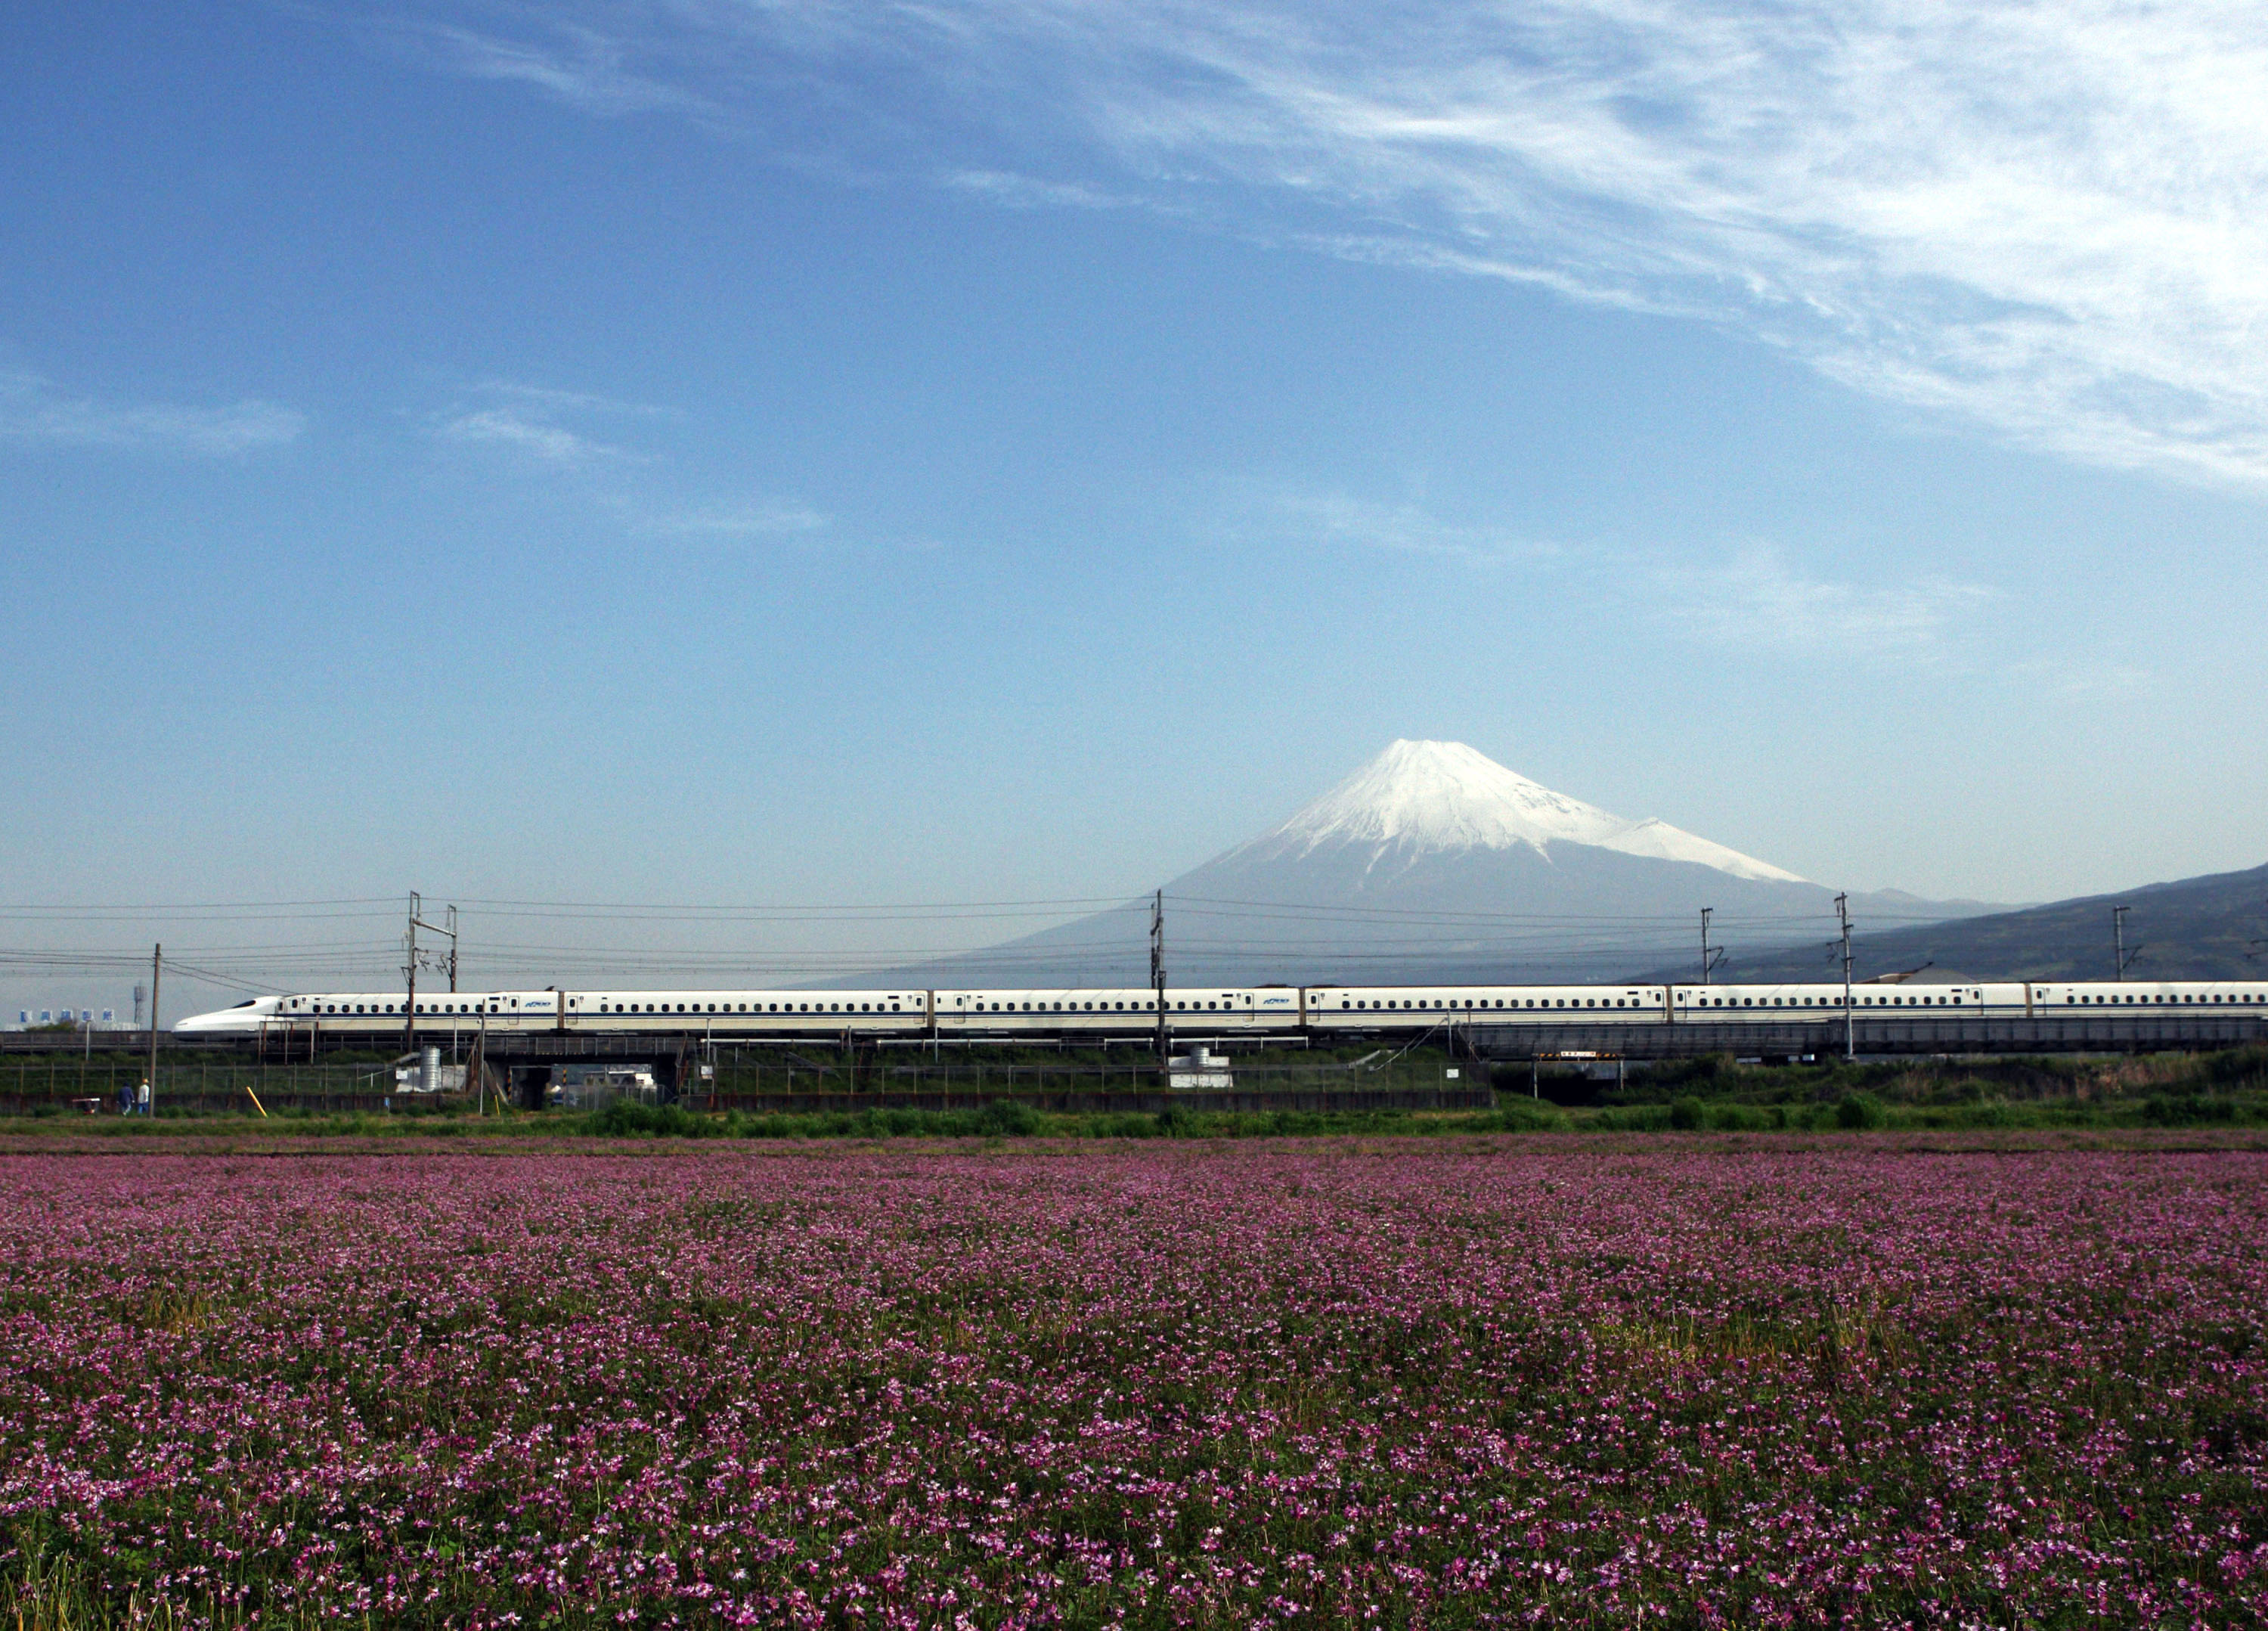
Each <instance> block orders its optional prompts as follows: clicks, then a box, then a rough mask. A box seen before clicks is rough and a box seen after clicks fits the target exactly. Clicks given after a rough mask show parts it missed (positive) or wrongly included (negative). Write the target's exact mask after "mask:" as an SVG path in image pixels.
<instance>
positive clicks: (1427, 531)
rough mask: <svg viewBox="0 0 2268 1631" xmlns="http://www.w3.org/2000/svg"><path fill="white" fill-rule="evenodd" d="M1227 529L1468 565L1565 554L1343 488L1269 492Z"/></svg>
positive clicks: (1532, 561)
mask: <svg viewBox="0 0 2268 1631" xmlns="http://www.w3.org/2000/svg"><path fill="white" fill-rule="evenodd" d="M1231 530H1232V531H1233V532H1234V533H1235V534H1236V535H1238V536H1239V537H1241V538H1245V539H1251V538H1256V537H1261V536H1265V537H1267V538H1269V539H1270V540H1272V541H1274V542H1282V543H1288V544H1294V545H1306V546H1314V545H1325V546H1329V547H1333V548H1339V549H1363V550H1388V551H1389V552H1391V553H1394V554H1397V555H1419V556H1432V557H1438V558H1440V559H1444V560H1453V561H1457V562H1460V563H1462V564H1464V565H1488V566H1515V565H1520V566H1533V565H1541V564H1543V563H1547V562H1552V561H1557V560H1559V559H1560V558H1562V557H1564V556H1565V554H1566V551H1565V550H1563V549H1562V548H1561V547H1560V546H1559V545H1558V544H1557V543H1554V542H1550V541H1548V540H1542V539H1535V538H1529V537H1524V536H1521V535H1518V534H1515V533H1513V532H1509V531H1506V530H1502V529H1499V528H1489V527H1476V526H1467V525H1462V524H1459V523H1456V522H1453V521H1447V520H1442V519H1441V518H1440V517H1439V516H1436V515H1433V514H1432V513H1429V512H1428V511H1426V510H1425V507H1424V506H1421V505H1417V504H1411V503H1406V502H1405V503H1392V502H1385V503H1382V502H1380V501H1379V500H1376V499H1371V498H1359V497H1356V496H1354V495H1352V494H1350V493H1345V492H1306V491H1293V492H1278V493H1272V494H1270V495H1268V497H1267V498H1265V499H1264V500H1263V502H1262V503H1260V504H1258V505H1257V506H1254V508H1253V511H1252V513H1251V514H1250V515H1249V516H1248V518H1246V519H1244V520H1240V521H1238V522H1237V523H1236V524H1235V525H1234V526H1233V528H1232V529H1231Z"/></svg>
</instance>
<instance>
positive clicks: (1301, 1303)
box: [0, 1140, 2268, 1627]
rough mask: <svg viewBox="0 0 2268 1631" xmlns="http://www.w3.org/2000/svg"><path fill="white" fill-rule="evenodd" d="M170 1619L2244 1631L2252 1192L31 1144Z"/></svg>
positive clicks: (16, 1516)
mask: <svg viewBox="0 0 2268 1631" xmlns="http://www.w3.org/2000/svg"><path fill="white" fill-rule="evenodd" d="M0 1175H4V1183H0V1345H4V1352H0V1539H4V1548H0V1549H4V1554H5V1555H4V1558H0V1574H6V1575H9V1576H12V1577H13V1578H15V1579H16V1580H18V1582H20V1581H21V1580H22V1579H23V1578H24V1577H25V1576H26V1575H27V1574H32V1573H41V1572H44V1573H46V1574H48V1575H49V1576H57V1577H61V1578H64V1579H70V1580H76V1581H77V1583H78V1584H77V1589H78V1590H80V1591H81V1592H82V1594H83V1595H84V1597H85V1599H86V1600H87V1601H89V1602H91V1603H92V1604H94V1605H96V1606H97V1607H98V1608H99V1607H100V1606H101V1605H104V1604H107V1605H108V1607H109V1610H110V1611H111V1612H112V1613H122V1612H123V1611H124V1610H126V1609H127V1608H128V1606H129V1605H132V1607H133V1609H134V1610H135V1611H136V1613H140V1612H145V1611H147V1610H148V1609H149V1607H150V1606H151V1605H152V1604H170V1605H173V1612H174V1620H175V1623H180V1622H181V1620H184V1619H186V1620H188V1622H191V1623H195V1622H200V1621H217V1622H220V1623H229V1624H238V1623H274V1624H305V1623H310V1622H313V1621H317V1620H324V1619H331V1618H335V1617H340V1616H343V1617H346V1618H349V1619H352V1620H356V1621H357V1622H360V1621H363V1620H365V1619H366V1620H368V1621H369V1622H370V1623H374V1624H387V1625H405V1624H431V1625H441V1624H449V1625H479V1626H489V1625H504V1624H512V1625H520V1626H535V1625H547V1624H549V1625H591V1626H597V1625H602V1624H608V1625H611V1624H696V1623H707V1622H711V1621H723V1622H726V1623H734V1624H762V1625H774V1624H787V1625H804V1626H821V1625H828V1626H856V1627H897V1626H904V1627H912V1626H984V1627H991V1626H1009V1625H1014V1626H1024V1625H1033V1626H1037V1625H1071V1626H1111V1625H1121V1624H1123V1625H1131V1626H1166V1625H1213V1626H1221V1625H1242V1624H1250V1623H1279V1622H1280V1623H1283V1624H1287V1625H1295V1626H1296V1625H1308V1624H1314V1625H1346V1626H1372V1625H1410V1626H1416V1625H1425V1626H1461V1625H1478V1624H1490V1625H1495V1624H1505V1623H1515V1622H1534V1623H1542V1624H1552V1625H1601V1626H1606V1625H1613V1626H1624V1625H1631V1626H1635V1625H1639V1624H1647V1625H1651V1624H1655V1623H1669V1624H1677V1625H1700V1626H1713V1625H1741V1626H1746V1625H1819V1624H1866V1625H1888V1624H1903V1623H1908V1622H1919V1623H1925V1624H1939V1623H1941V1624H1945V1625H1979V1626H1981V1625H1992V1626H2037V1627H2045V1626H2065V1625H2080V1624H2087V1625H2096V1624H2110V1625H2161V1624H2162V1625H2183V1626H2187V1625H2198V1626H2216V1627H2218V1626H2230V1625H2256V1624H2259V1623H2261V1622H2262V1620H2263V1619H2264V1616H2268V1448H2264V1445H2268V1341H2264V1332H2263V1324H2264V1320H2268V1258H2264V1251H2268V1155H2260V1154H2257V1153H2245V1152H2235V1153H2223V1154H2188V1155H2183V1154H2174V1153H2161V1154H2151V1153H2135V1152H2123V1153H2115V1154H2105V1155H2088V1154H2080V1153H2069V1152H2063V1153H2038V1152H2036V1153H2029V1154H2004V1155H1916V1154H1895V1153H1886V1152H1883V1151H1881V1150H1870V1149H1869V1148H1867V1147H1865V1146H1863V1145H1859V1144H1853V1145H1852V1146H1850V1147H1848V1148H1831V1149H1813V1150H1808V1151H1806V1150H1776V1151H1763V1150H1752V1151H1742V1150H1737V1149H1725V1148H1719V1149H1714V1150H1712V1149H1708V1148H1698V1147H1689V1148H1660V1149H1658V1150H1653V1151H1646V1152H1631V1151H1616V1150H1612V1149H1598V1150H1589V1151H1586V1150H1583V1149H1581V1148H1571V1147H1567V1146H1564V1145H1563V1146H1561V1147H1557V1148H1550V1149H1540V1148H1533V1147H1522V1146H1521V1145H1519V1144H1516V1143H1504V1144H1499V1145H1496V1146H1493V1147H1491V1146H1487V1145H1484V1144H1482V1143H1480V1142H1478V1141H1467V1142H1465V1143H1462V1144H1458V1145H1454V1146H1451V1145H1432V1146H1429V1145H1426V1144H1424V1143H1421V1142H1418V1141H1416V1140H1398V1141H1396V1143H1395V1147H1393V1148H1366V1147H1363V1146H1359V1145H1356V1144H1351V1143H1349V1144H1340V1145H1317V1146H1313V1147H1305V1148H1301V1147H1291V1146H1285V1145H1241V1146H1232V1147H1226V1148H1220V1147H1204V1146H1176V1145H1154V1144H1152V1145H1143V1146H1129V1147H1123V1148H1094V1147H1086V1148H1076V1149H1072V1148H1015V1149H993V1150H981V1149H977V1150H970V1149H962V1150H943V1149H932V1148H911V1149H909V1148H882V1149H875V1148H855V1149H827V1150H822V1151H819V1152H815V1153H812V1152H796V1151H764V1152H759V1153H755V1154H750V1153H745V1152H734V1153H712V1152H711V1151H709V1150H707V1149H702V1150H699V1151H696V1152H691V1153H686V1152H676V1153H658V1152H648V1153H643V1154H638V1155H617V1154H574V1155H556V1154H531V1155H459V1154H447V1155H434V1154H431V1153H405V1154H396V1155H306V1154H294V1155H284V1156H265V1157H263V1156H253V1155H247V1156H241V1157H231V1156H202V1157H201V1156H195V1155H18V1156H6V1157H0Z"/></svg>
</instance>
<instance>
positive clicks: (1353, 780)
mask: <svg viewBox="0 0 2268 1631" xmlns="http://www.w3.org/2000/svg"><path fill="white" fill-rule="evenodd" d="M1555 844H1580V845H1587V846H1589V847H1592V848H1594V849H1608V850H1616V851H1619V852H1622V853H1624V854H1625V855H1639V856H1646V857H1648V858H1650V859H1653V860H1679V861H1692V862H1696V863H1697V864H1698V865H1701V866H1704V867H1713V868H1715V869H1716V870H1717V871H1719V872H1722V873H1727V874H1729V875H1732V876H1734V877H1736V878H1752V879H1757V880H1769V881H1771V882H1783V883H1800V882H1804V880H1803V879H1801V878H1799V877H1798V876H1797V875H1795V874H1793V873H1792V872H1787V871H1785V870H1783V869H1782V868H1780V867H1774V866H1772V865H1771V864H1769V863H1768V862H1765V861H1761V860H1756V859H1755V858H1754V857H1753V856H1749V855H1743V854H1742V853H1741V852H1738V851H1737V850H1731V849H1727V848H1726V847H1725V846H1724V845H1721V844H1713V843H1712V842H1710V841H1709V840H1708V839H1707V838H1697V837H1696V836H1695V835H1694V834H1692V833H1690V832H1686V831H1683V830H1680V829H1678V828H1675V827H1673V826H1671V825H1670V824H1669V823H1668V822H1665V821H1659V820H1654V819H1651V818H1649V819H1647V820H1645V821H1631V820H1628V819H1626V818H1625V817H1623V816H1616V815H1612V814H1610V813H1609V812H1608V811H1606V810H1602V809H1601V808H1598V807H1597V806H1596V805H1592V804H1586V803H1584V802H1583V801H1581V800H1580V799H1571V798H1569V797H1568V796H1567V795H1566V794H1565V793H1554V792H1553V791H1552V790H1551V789H1550V788H1549V787H1546V786H1542V785H1541V784H1539V783H1536V782H1533V781H1530V780H1528V778H1527V777H1525V776H1522V775H1521V774H1519V773H1518V772H1517V771H1509V770H1506V768H1505V767H1504V766H1503V765H1501V764H1498V763H1497V762H1496V761H1495V760H1493V759H1491V758H1490V757H1488V756H1487V755H1485V754H1483V753H1478V752H1476V751H1475V750H1474V749H1471V748H1469V747H1467V746H1465V744H1464V743H1462V742H1394V743H1393V744H1392V745H1390V746H1389V747H1388V749H1386V751H1385V752H1383V753H1381V754H1380V755H1379V756H1378V757H1376V758H1375V759H1373V760H1372V761H1371V762H1370V763H1369V764H1366V765H1365V766H1364V767H1363V768H1362V769H1361V770H1359V771H1356V772H1355V773H1354V774H1353V775H1352V776H1350V777H1349V778H1347V779H1346V780H1344V781H1343V782H1341V783H1340V784H1339V785H1338V786H1336V787H1334V788H1332V789H1331V790H1330V791H1329V793H1325V794H1323V796H1322V798H1320V799H1317V800H1316V801H1314V802H1313V803H1312V804H1309V805H1307V807H1306V808H1303V809H1301V810H1300V811H1299V812H1298V813H1297V814H1295V815H1293V816H1292V817H1291V818H1290V819H1289V820H1288V821H1285V822H1284V823H1282V824H1280V825H1278V827H1276V828H1274V829H1273V830H1270V831H1269V832H1266V833H1263V835H1262V836H1261V837H1259V838H1256V839H1254V840H1253V841H1252V842H1251V843H1249V844H1248V845H1243V846H1241V848H1239V849H1236V850H1233V851H1231V852H1229V854H1228V855H1226V856H1224V857H1222V858H1221V859H1222V860H1223V861H1225V862H1226V861H1236V862H1254V861H1270V860H1299V859H1300V858H1302V857H1304V856H1307V855H1311V854H1313V853H1314V852H1316V851H1317V850H1319V849H1322V848H1325V847H1326V846H1332V845H1371V846H1373V847H1374V849H1375V851H1376V854H1375V855H1374V856H1373V862H1374V861H1375V860H1378V859H1381V858H1383V857H1384V856H1386V855H1387V854H1388V853H1390V852H1399V853H1401V854H1402V855H1403V856H1404V857H1405V858H1406V857H1407V855H1408V854H1409V852H1413V851H1414V852H1454V851H1458V850H1472V849H1493V850H1502V849H1512V848H1514V847H1516V846H1519V845H1526V846H1527V847H1528V848H1529V849H1532V850H1534V851H1535V852H1536V853H1537V854H1539V855H1542V856H1543V857H1545V858H1546V859H1547V860H1548V859H1549V858H1550V846H1551V845H1555Z"/></svg>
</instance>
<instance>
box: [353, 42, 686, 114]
mask: <svg viewBox="0 0 2268 1631" xmlns="http://www.w3.org/2000/svg"><path fill="white" fill-rule="evenodd" d="M372 33H373V34H374V35H375V37H376V38H377V39H379V41H382V42H383V43H384V44H385V45H386V47H387V48H388V49H390V50H391V51H393V52H394V53H396V54H399V55H403V56H406V57H408V58H409V59H410V60H412V61H415V62H419V63H423V64H425V65H426V66H428V67H431V68H435V69H438V70H442V71H443V72H446V73H453V74H461V75H464V76H466V77H469V78H475V79H494V80H502V81H505V82H509V83H513V84H519V85H528V86H531V87H533V88H534V89H535V90H537V91H540V92H543V93H544V94H546V95H549V96H551V97H554V98H556V100H559V101H562V102H564V103H567V104H568V105H569V106H571V107H577V108H580V109H581V110H583V111H584V112H585V113H592V114H630V113H643V112H652V111H659V112H666V113H675V114H688V115H690V116H694V117H697V118H702V119H711V118H714V117H716V116H717V115H718V112H719V110H718V108H717V107H715V106H714V105H713V104H712V103H711V101H710V100H708V99H707V98H705V97H703V96H702V95H700V94H699V93H698V92H695V91H693V90H691V89H689V88H688V87H687V86H685V85H682V84H673V83H670V82H668V81H667V80H666V79H663V78H659V77H653V76H651V75H647V74H644V73H640V72H637V71H636V70H633V69H631V68H630V66H628V61H627V59H628V56H629V55H630V52H631V51H633V50H635V49H636V46H635V44H632V43H626V42H624V41H621V40H618V39H616V38H615V37H614V36H612V35H610V34H609V33H606V32H603V31H601V30H600V29H597V28H589V27H583V26H578V25H577V24H576V23H575V22H574V21H573V20H571V18H565V17H561V18H556V19H554V21H553V23H552V24H551V26H549V27H548V28H547V29H546V30H545V31H544V33H543V34H542V35H541V37H540V38H527V37H522V38H517V39H515V38H512V37H510V36H508V35H504V34H501V33H490V32H486V31H483V30H481V29H475V28H468V27H463V26H458V25H455V24H453V23H445V22H434V21H426V20H423V19H411V18H399V17H395V18H387V20H386V21H385V22H383V23H382V24H379V25H375V26H373V28H372Z"/></svg>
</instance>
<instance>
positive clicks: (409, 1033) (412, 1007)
mask: <svg viewBox="0 0 2268 1631" xmlns="http://www.w3.org/2000/svg"><path fill="white" fill-rule="evenodd" d="M424 913H425V902H424V899H423V897H421V896H420V895H419V894H418V893H417V891H416V890H415V889H412V890H410V891H409V938H408V941H407V944H408V947H409V955H408V956H406V957H405V958H404V959H403V961H402V967H401V973H402V978H404V979H405V980H406V981H407V982H408V983H409V1000H407V1001H406V1002H404V1003H403V1004H402V1005H401V1015H402V1018H401V1051H402V1052H404V1053H415V1052H417V964H418V956H417V931H418V930H420V929H423V930H424V931H425V932H426V933H427V934H439V935H443V936H445V937H446V939H447V940H448V942H449V960H448V962H447V963H435V964H434V967H435V969H436V970H440V969H446V970H448V975H449V989H450V990H451V991H455V990H456V989H457V909H456V908H455V907H454V906H452V907H450V908H449V915H448V918H447V919H446V923H428V922H426V921H425V916H424Z"/></svg>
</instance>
